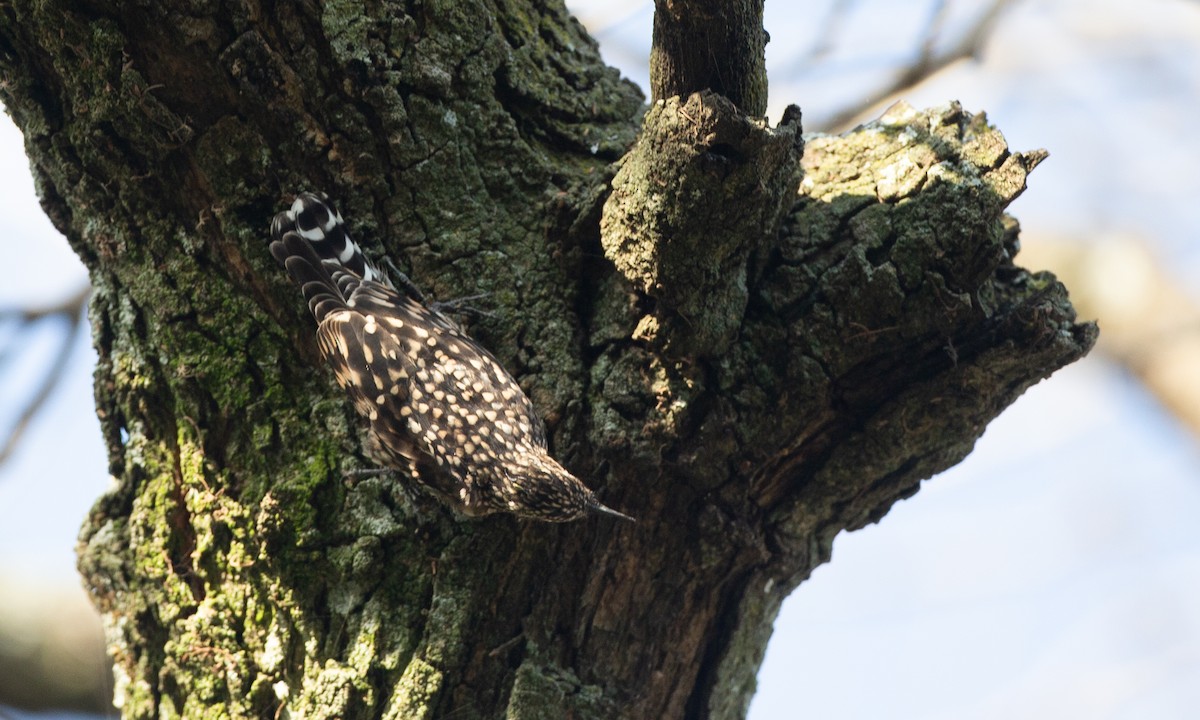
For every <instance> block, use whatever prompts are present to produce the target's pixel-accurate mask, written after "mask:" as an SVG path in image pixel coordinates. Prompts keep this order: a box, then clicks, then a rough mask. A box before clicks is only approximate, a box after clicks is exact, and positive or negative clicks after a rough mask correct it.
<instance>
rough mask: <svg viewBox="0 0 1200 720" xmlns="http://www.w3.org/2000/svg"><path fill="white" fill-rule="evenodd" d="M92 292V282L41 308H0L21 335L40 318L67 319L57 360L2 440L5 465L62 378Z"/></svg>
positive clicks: (0, 450)
mask: <svg viewBox="0 0 1200 720" xmlns="http://www.w3.org/2000/svg"><path fill="white" fill-rule="evenodd" d="M91 294H92V288H91V286H90V285H84V286H83V287H81V288H79V289H78V290H77V291H75V292H74V293H72V294H71V295H70V296H69V297H67V298H65V299H64V300H63V301H61V302H58V303H55V304H53V305H47V306H45V307H41V308H10V309H0V322H3V321H8V320H15V321H16V322H17V327H16V328H15V330H14V331H13V333H14V335H16V336H17V337H18V338H19V337H20V336H21V334H22V333H25V332H28V331H29V330H30V329H31V328H32V327H33V326H34V325H36V324H37V323H40V322H45V321H54V320H56V319H63V320H65V321H66V323H67V332H66V334H65V335H64V336H63V338H62V342H61V343H60V344H59V346H58V350H57V352H56V353H55V356H54V360H53V361H52V362H51V363H50V366H49V368H48V369H47V370H46V374H45V375H44V376H43V377H42V378H41V381H40V382H39V383H38V384H37V389H36V390H35V391H34V393H33V395H31V396H30V397H29V399H28V400H27V401H26V402H25V405H24V407H22V408H21V411H20V413H19V414H18V415H17V419H16V421H15V422H14V423H13V425H12V428H11V429H10V430H9V431H8V436H7V437H6V438H4V441H3V443H2V444H0V465H3V464H4V463H5V461H7V460H8V459H9V458H10V457H11V456H12V454H13V451H14V450H15V449H16V447H17V445H18V443H19V442H20V440H21V437H22V436H23V435H24V434H25V430H27V429H28V427H29V424H30V422H32V420H33V419H34V418H35V417H37V414H38V412H40V411H41V409H42V407H43V406H44V405H45V404H46V401H47V400H48V399H49V398H50V395H51V394H52V393H53V392H54V388H55V387H57V385H58V384H59V382H60V381H61V380H62V378H63V375H64V373H65V370H66V367H67V361H68V360H70V358H71V350H72V349H73V348H74V347H75V340H76V338H77V337H79V331H80V329H81V328H82V327H83V316H84V308H85V307H87V299H88V297H89V296H91ZM10 347H13V348H19V347H20V343H19V342H15V343H13V344H12V345H11V346H10Z"/></svg>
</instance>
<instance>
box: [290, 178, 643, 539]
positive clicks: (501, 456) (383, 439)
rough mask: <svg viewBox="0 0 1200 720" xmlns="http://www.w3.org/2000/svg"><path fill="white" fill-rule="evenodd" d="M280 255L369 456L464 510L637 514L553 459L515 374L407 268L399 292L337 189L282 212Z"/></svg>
mask: <svg viewBox="0 0 1200 720" xmlns="http://www.w3.org/2000/svg"><path fill="white" fill-rule="evenodd" d="M270 252H271V255H272V256H273V257H274V258H275V260H276V261H277V262H278V263H279V264H280V265H282V266H283V267H284V268H285V269H286V270H287V272H288V274H289V275H290V276H291V277H292V279H293V280H294V281H295V282H296V283H297V284H298V285H299V286H300V290H301V292H302V293H303V295H304V299H305V300H306V301H307V303H308V308H309V310H310V311H311V313H312V316H313V318H314V319H315V320H316V322H317V345H318V348H319V350H320V353H321V356H322V357H323V359H324V360H325V362H326V363H327V364H328V365H329V366H330V367H331V368H332V369H333V374H334V376H335V377H336V379H337V383H338V385H340V386H341V387H342V388H343V389H344V390H345V392H346V394H347V395H348V396H349V397H350V399H351V401H352V402H353V404H354V407H355V409H356V410H357V412H358V414H359V415H361V416H363V417H364V418H365V419H366V420H367V422H368V424H369V431H368V433H367V440H366V443H365V445H366V451H367V455H368V456H369V457H371V458H372V459H373V460H375V461H376V462H378V463H379V464H380V465H382V466H383V467H384V468H385V469H388V470H399V471H402V472H405V473H407V474H408V475H409V477H411V478H412V479H413V480H415V481H416V482H418V483H419V484H420V485H421V486H423V487H425V488H427V489H428V490H430V491H431V492H432V494H433V495H434V496H435V497H437V498H439V499H440V500H442V501H443V502H444V503H445V504H447V505H448V506H450V507H451V508H453V509H455V510H457V511H458V512H460V513H462V514H463V515H466V516H484V515H490V514H493V513H511V514H513V515H516V516H518V517H522V518H528V519H533V520H540V521H547V522H567V521H572V520H578V519H581V518H584V517H586V516H589V515H609V516H613V517H618V518H622V519H625V520H631V521H632V520H633V518H631V517H630V516H628V515H625V514H624V513H621V512H618V511H616V510H613V509H612V508H610V507H607V506H606V505H604V504H603V503H601V502H600V501H599V499H597V497H596V495H595V493H594V492H592V491H591V490H590V489H589V488H588V487H587V486H586V485H584V484H583V482H581V481H580V480H579V479H578V478H577V477H575V476H574V475H572V474H571V473H570V472H569V471H568V470H567V469H566V468H564V467H563V466H562V464H560V463H559V462H558V461H557V460H555V459H554V458H553V457H551V456H550V454H549V452H548V450H547V446H546V430H545V426H544V425H543V424H542V421H541V419H540V418H538V416H537V414H536V413H535V412H534V408H533V403H532V402H531V401H530V400H529V398H528V396H526V395H525V392H524V391H523V390H522V389H521V387H520V385H518V384H517V381H516V380H515V379H513V377H512V375H510V374H509V373H508V371H506V370H505V369H504V367H503V366H502V365H501V364H500V363H499V361H497V360H496V358H495V357H494V356H493V355H492V354H491V353H490V352H488V351H487V350H486V349H485V348H483V347H482V346H481V345H480V344H479V343H477V342H476V341H475V340H473V339H472V338H471V337H470V336H468V335H467V334H466V333H465V332H464V331H463V330H462V328H460V327H459V325H458V324H457V323H455V322H454V321H453V320H451V319H450V318H449V317H448V316H447V315H445V314H443V313H442V312H441V307H443V306H440V305H438V304H437V303H428V302H427V301H426V300H425V298H424V296H423V295H422V294H421V293H420V291H419V290H418V289H417V288H416V287H415V286H414V285H413V284H412V283H411V282H410V281H408V279H407V278H405V277H403V276H402V275H401V274H400V273H399V272H397V275H398V283H399V285H400V288H397V286H396V283H393V282H392V280H391V279H390V278H389V277H388V276H387V275H385V274H384V273H383V272H382V271H380V269H379V268H378V267H377V266H376V265H375V264H373V263H372V262H371V261H370V259H368V258H367V256H366V255H365V254H364V253H363V251H362V248H361V247H359V245H358V244H357V243H355V242H354V240H353V239H351V237H350V235H349V233H348V232H347V229H346V223H345V221H344V220H343V219H342V216H341V214H340V213H339V212H338V210H337V208H336V206H335V205H334V203H333V202H332V201H331V200H330V199H329V197H328V196H327V195H325V194H324V193H312V192H303V193H300V194H298V195H297V196H296V198H295V201H294V202H293V203H292V205H291V207H290V208H288V209H287V210H285V211H283V212H281V213H279V214H277V215H276V216H275V217H274V219H273V220H272V222H271V242H270ZM368 472H370V471H368Z"/></svg>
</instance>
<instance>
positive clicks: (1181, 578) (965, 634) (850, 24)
mask: <svg viewBox="0 0 1200 720" xmlns="http://www.w3.org/2000/svg"><path fill="white" fill-rule="evenodd" d="M934 4H935V3H934V2H932V1H930V2H917V1H915V0H913V1H906V2H882V0H862V1H861V2H845V1H844V0H842V1H841V2H838V0H829V1H828V2H810V3H783V2H768V3H767V19H766V27H767V30H768V31H769V32H770V34H771V43H770V45H768V70H769V73H770V82H771V88H772V91H771V92H772V95H771V108H772V109H771V111H770V112H771V113H772V114H773V116H774V117H778V113H779V111H780V110H781V109H782V107H783V106H785V105H786V104H788V103H790V102H797V103H798V104H800V105H801V106H802V107H803V108H804V112H805V119H806V122H808V123H810V124H815V123H819V122H820V121H821V119H822V118H828V117H830V116H832V114H833V113H834V112H836V110H837V109H840V107H841V106H842V105H843V104H844V103H847V102H851V101H852V100H853V99H854V98H856V97H859V96H861V95H862V94H863V93H864V92H867V91H869V90H870V89H872V88H873V87H877V86H878V85H879V84H881V83H882V82H883V81H884V80H886V78H887V71H888V68H890V67H894V66H895V65H896V64H897V63H902V62H903V61H904V60H905V59H907V58H910V57H911V55H912V53H913V52H914V49H915V48H916V47H917V44H918V41H917V39H916V38H917V37H919V33H920V30H921V28H922V27H923V25H924V23H925V22H926V21H927V19H928V17H929V16H930V12H931V8H932V7H933V6H934ZM569 5H571V6H572V7H574V8H576V9H577V11H578V12H579V13H580V15H581V17H582V18H583V19H584V21H585V22H587V23H588V24H589V26H590V27H592V28H593V29H594V30H595V32H596V34H597V37H598V39H599V40H600V43H601V49H602V52H604V54H605V57H606V58H607V59H608V61H609V62H610V63H612V64H614V65H616V66H618V67H619V68H621V70H622V72H623V73H625V74H626V75H627V76H629V77H630V78H631V79H634V80H635V81H638V82H640V83H642V85H643V87H645V74H646V71H645V58H646V56H647V54H648V52H649V43H650V18H651V14H650V13H651V12H652V10H651V5H650V3H645V2H638V1H636V0H608V1H607V2H603V1H602V0H588V2H582V1H576V2H572V3H569ZM835 5H838V6H841V7H844V8H846V9H847V14H846V16H845V19H844V20H843V21H842V22H840V23H834V24H832V25H830V24H827V23H825V22H824V19H825V18H827V17H830V16H829V15H828V12H829V10H830V8H832V7H834V6H835ZM982 5H983V3H982V2H959V3H953V2H951V3H949V4H948V5H947V7H948V8H949V20H948V22H947V27H948V31H947V32H948V33H949V34H951V35H953V30H954V29H956V28H959V27H962V26H963V24H964V23H965V22H967V21H969V19H970V17H972V16H973V15H974V14H975V13H977V12H979V8H980V7H981V6H982ZM602 10H603V12H602ZM813 18H818V19H819V20H813ZM819 32H828V35H827V36H825V37H822V38H818V37H816V35H817V34H818V33H819ZM818 40H820V41H823V42H824V43H825V44H826V46H827V48H828V49H827V50H826V51H823V52H822V53H821V54H820V56H819V57H820V60H819V61H818V62H817V63H815V64H814V65H811V66H810V65H808V64H806V62H805V59H806V58H808V57H810V56H811V54H812V46H813V43H814V42H816V41H818ZM905 99H906V100H908V101H909V102H910V103H911V104H913V105H914V106H917V107H922V106H928V105H935V104H940V103H942V102H945V101H946V100H950V99H958V100H960V101H962V103H963V105H964V107H965V108H966V109H968V110H972V111H978V110H986V111H987V112H988V116H989V118H990V119H991V121H992V122H993V123H994V124H996V125H997V126H998V127H999V128H1000V129H1001V130H1002V131H1003V132H1004V134H1005V135H1006V137H1007V138H1008V140H1009V143H1010V146H1011V147H1012V148H1013V149H1017V150H1028V149H1034V148H1039V147H1045V148H1047V149H1049V150H1050V152H1051V157H1050V160H1048V161H1047V162H1046V163H1044V164H1043V165H1042V166H1040V167H1038V168H1037V170H1036V171H1035V172H1034V174H1033V175H1032V176H1031V178H1030V189H1029V190H1028V191H1027V192H1026V194H1025V195H1024V196H1023V197H1022V198H1020V199H1019V200H1018V201H1017V202H1016V203H1014V205H1013V206H1012V207H1011V208H1010V211H1011V212H1012V213H1013V214H1015V215H1016V216H1017V217H1018V218H1019V219H1020V220H1021V224H1022V228H1023V237H1024V238H1026V242H1027V243H1031V242H1056V241H1064V240H1066V241H1072V242H1089V243H1105V242H1110V241H1114V240H1116V239H1127V238H1134V239H1136V240H1137V241H1138V242H1141V243H1144V244H1145V245H1146V246H1147V247H1149V248H1150V249H1151V252H1152V254H1153V256H1154V257H1155V258H1156V259H1157V260H1158V261H1159V262H1160V263H1161V264H1162V265H1163V266H1164V267H1166V268H1168V270H1169V272H1170V273H1171V274H1172V276H1173V277H1174V278H1176V279H1177V280H1178V281H1179V282H1180V283H1181V284H1182V285H1183V286H1184V287H1185V288H1188V289H1190V290H1191V291H1192V292H1193V293H1195V292H1196V290H1197V289H1200V243H1198V242H1197V238H1196V222H1195V220H1194V212H1195V207H1196V203H1195V200H1194V195H1195V191H1194V189H1193V188H1194V186H1195V182H1196V176H1197V173H1196V169H1195V166H1196V162H1197V159H1200V134H1198V133H1195V132H1194V130H1193V127H1192V126H1193V124H1194V121H1195V118H1197V117H1200V4H1197V3H1191V2H1184V1H1183V0H1146V1H1144V2H1140V3H1129V2H1122V1H1120V0H1092V1H1087V2H1085V1H1084V0H1048V1H1043V2H1028V1H1027V2H1021V3H1016V4H1015V7H1014V8H1013V9H1012V10H1011V11H1010V12H1008V13H1007V14H1006V15H1005V16H1004V17H1003V18H1002V20H1001V21H1000V23H999V25H998V26H997V28H996V32H995V34H994V35H993V37H992V40H991V41H990V42H989V43H988V45H987V46H986V47H985V51H984V53H983V55H982V57H981V59H980V61H978V62H974V61H968V62H962V63H959V64H957V65H955V66H953V67H951V68H949V69H947V70H946V71H944V72H942V73H941V74H939V75H938V76H937V77H935V78H934V79H932V80H930V81H928V82H926V83H925V84H923V85H922V86H921V87H919V88H917V89H915V90H914V91H913V92H910V93H908V94H906V96H905ZM26 167H27V163H26V161H25V159H24V156H23V153H22V151H21V140H20V135H19V133H17V132H16V130H15V128H13V127H12V125H11V123H10V122H9V121H8V119H7V118H6V117H4V118H0V217H3V218H5V224H6V226H7V232H6V233H5V234H4V235H3V238H2V239H0V248H3V252H4V254H5V255H6V256H7V257H8V258H9V267H14V268H25V269H28V272H17V273H9V275H8V276H7V277H6V278H5V281H4V282H3V283H2V284H0V307H9V306H12V305H13V304H16V303H23V304H31V305H38V304H45V303H52V302H54V301H56V300H58V299H61V298H62V297H65V296H67V295H69V294H70V293H71V292H73V291H74V290H75V289H76V288H77V287H78V286H79V284H80V283H82V282H84V281H85V279H86V274H85V273H84V271H83V268H82V266H81V265H80V264H79V262H78V260H76V259H75V257H74V255H73V254H72V253H71V251H70V249H69V248H68V247H67V244H66V242H65V241H64V240H63V239H62V238H61V237H60V236H58V234H57V233H56V232H55V231H54V230H53V229H52V228H51V227H50V226H49V223H48V221H47V220H46V219H45V218H44V216H42V215H41V213H40V210H39V208H38V206H37V202H36V199H35V198H34V195H33V188H32V183H31V181H30V179H29V176H28V173H27V172H25V171H24V169H25V168H26ZM1020 261H1021V258H1020V257H1018V262H1020ZM1100 323H1101V331H1102V332H1103V326H1104V323H1103V318H1100ZM0 330H2V328H0ZM54 332H56V331H55V330H54V329H47V330H46V331H45V335H44V336H43V337H41V338H40V339H39V341H38V342H35V343H34V344H33V345H32V346H31V347H29V348H28V349H27V350H26V351H25V352H21V353H18V354H17V355H16V357H15V359H13V361H12V362H13V363H14V366H13V367H16V368H23V369H22V370H21V371H20V372H6V373H4V377H3V379H0V429H2V428H5V427H7V424H8V423H9V422H11V411H12V408H13V407H14V406H15V404H16V398H19V397H21V396H22V395H21V394H22V393H24V392H27V391H28V385H29V383H30V382H31V381H30V380H29V379H28V378H29V373H30V372H31V371H32V370H33V369H36V368H38V367H40V366H41V364H42V363H44V362H45V361H46V354H47V353H46V347H48V346H49V345H50V344H52V341H53V339H54V337H53V333H54ZM2 337H3V335H2V334H0V338H2ZM0 342H2V340H0ZM2 352H3V345H2V344H0V353H2ZM94 362H95V357H94V353H93V352H92V350H91V347H90V340H89V338H88V337H87V336H86V333H85V334H84V336H83V337H82V338H81V339H80V341H79V347H78V348H77V349H76V351H75V353H74V356H73V359H72V362H71V366H70V370H69V373H68V375H67V378H66V380H65V382H64V383H63V384H62V385H61V386H60V387H59V388H57V390H56V391H55V393H54V395H53V396H52V397H51V400H50V403H49V406H48V407H47V408H46V410H45V412H44V413H43V415H42V416H41V417H40V419H39V421H38V422H37V423H36V424H35V425H34V426H32V427H31V429H30V431H29V432H28V433H27V435H26V437H25V439H24V441H23V443H22V447H21V448H20V450H19V452H18V453H17V454H16V456H15V457H14V458H12V459H11V460H10V461H9V462H8V463H7V464H6V465H4V466H3V467H0V612H15V610H14V609H13V608H14V607H15V605H14V603H19V600H15V599H13V593H12V588H15V587H23V586H24V587H27V586H30V585H37V586H45V587H55V588H62V591H63V592H64V593H67V594H68V596H69V597H74V598H75V602H80V603H82V602H86V600H85V599H84V597H83V594H82V591H81V590H80V589H79V583H78V579H77V576H76V575H75V571H74V555H73V547H74V542H75V536H76V533H77V532H78V528H79V526H80V524H81V522H82V519H83V516H84V514H85V513H86V512H87V510H88V508H89V507H90V505H91V503H92V502H93V501H94V499H95V498H96V496H97V495H98V494H99V493H101V492H102V491H103V490H104V489H105V487H106V486H107V485H108V483H109V479H108V478H107V476H106V474H105V458H104V451H103V447H102V444H101V441H100V434H99V429H98V424H97V422H96V419H95V415H94V411H93V408H92V404H91V400H92V393H91V370H92V366H93V364H94ZM1198 372H1200V370H1198ZM14 378H15V379H14ZM1197 518H1200V445H1198V443H1197V441H1196V439H1195V438H1194V437H1193V436H1191V435H1189V434H1188V433H1187V431H1186V430H1185V429H1183V428H1182V427H1181V426H1180V425H1179V424H1178V423H1177V422H1176V421H1175V420H1174V419H1173V418H1172V417H1171V416H1170V415H1169V414H1167V413H1166V412H1165V411H1164V410H1163V408H1162V407H1161V406H1160V405H1159V404H1158V402H1157V401H1156V400H1155V399H1154V398H1153V397H1151V396H1150V395H1149V394H1148V393H1147V392H1146V391H1145V389H1144V388H1142V387H1141V386H1140V385H1139V384H1138V382H1137V381H1136V379H1135V378H1133V377H1132V376H1131V375H1130V374H1129V373H1128V372H1126V371H1125V370H1124V369H1122V368H1121V367H1120V366H1119V365H1116V364H1114V363H1113V362H1111V361H1110V360H1108V359H1106V358H1105V357H1104V355H1103V353H1102V352H1098V353H1093V355H1092V356H1091V357H1089V358H1087V359H1085V360H1084V361H1082V362H1080V363H1077V364H1075V365H1073V366H1071V367H1068V368H1066V369H1064V370H1062V371H1060V372H1059V373H1057V374H1056V375H1054V376H1053V377H1052V378H1051V379H1049V380H1047V381H1044V382H1042V383H1040V384H1039V385H1037V386H1035V387H1034V388H1033V389H1031V390H1030V391H1029V392H1028V393H1026V394H1025V395H1024V396H1023V397H1022V398H1021V399H1020V400H1018V401H1017V403H1016V404H1015V405H1014V406H1013V407H1011V408H1010V409H1009V410H1008V411H1006V412H1005V413H1004V414H1003V415H1002V416H1001V417H1000V418H999V419H997V420H996V421H995V422H993V423H992V425H991V426H990V427H989V428H988V430H987V432H986V434H985V435H984V437H983V438H982V439H981V440H980V442H979V444H978V446H977V448H976V451H975V452H974V453H973V454H972V455H971V456H970V457H968V458H967V459H966V460H965V461H964V462H963V463H962V464H960V465H959V466H957V467H955V468H953V469H951V470H949V471H947V472H945V473H943V474H941V475H939V476H937V477H935V478H933V479H931V480H928V481H926V482H925V483H924V485H923V487H922V490H921V492H920V493H918V494H917V495H916V496H915V497H913V498H911V499H909V500H907V501H904V502H902V503H899V504H898V505H897V506H896V507H895V508H893V510H892V511H891V512H890V513H889V514H888V515H887V516H886V517H885V518H884V519H883V520H882V521H881V522H880V523H879V524H877V525H873V526H871V527H868V528H866V529H864V530H861V531H859V532H855V533H849V534H843V535H842V536H840V537H839V538H838V539H837V540H836V542H835V544H834V553H833V560H832V562H831V563H829V564H827V565H825V566H822V567H821V568H818V569H817V570H816V572H815V573H814V574H813V576H812V578H811V579H810V580H809V581H807V582H806V583H804V584H803V585H801V587H800V588H799V589H798V590H797V591H796V592H795V593H794V594H793V595H792V596H791V597H790V598H789V599H788V601H787V602H786V603H785V605H784V608H783V611H782V613H781V615H780V617H779V620H778V622H777V624H776V631H775V635H774V637H773V638H772V641H771V644H770V646H769V648H768V653H767V658H766V660H765V662H764V664H763V667H762V670H761V672H760V675H759V692H758V694H757V696H756V697H755V699H754V702H753V704H752V706H751V711H750V718H751V719H752V720H776V719H786V718H794V717H798V716H800V715H801V714H802V715H803V716H804V717H813V718H823V719H827V720H852V719H853V720H858V719H864V720H865V719H868V718H871V719H875V718H897V719H908V718H920V719H922V720H924V719H931V720H941V719H943V718H945V719H946V720H949V719H950V718H980V719H991V718H996V719H997V720H999V719H1000V718H1013V717H1020V718H1027V719H1033V720H1038V719H1040V718H1046V719H1050V718H1054V719H1055V720H1060V719H1061V718H1064V717H1067V718H1084V719H1089V720H1090V719H1096V720H1099V719H1102V718H1103V719H1106V720H1108V719H1112V720H1124V719H1126V718H1128V719H1130V720H1132V719H1133V718H1156V719H1160V720H1171V719H1174V718H1181V719H1182V718H1191V717H1194V716H1195V712H1196V708H1197V707H1200V522H1197ZM6 588H8V590H7V591H6ZM71 593H73V595H70V594H71ZM5 642H13V639H12V638H5V637H0V643H5Z"/></svg>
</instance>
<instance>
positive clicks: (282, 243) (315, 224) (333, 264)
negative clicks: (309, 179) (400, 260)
mask: <svg viewBox="0 0 1200 720" xmlns="http://www.w3.org/2000/svg"><path fill="white" fill-rule="evenodd" d="M271 255H272V256H274V257H275V260H276V261H278V262H279V264H280V265H282V266H283V267H285V268H287V271H288V274H290V275H291V276H292V279H293V280H295V281H296V283H297V284H299V285H300V289H301V291H302V292H303V293H304V299H305V300H306V301H308V307H309V310H311V311H312V314H313V317H315V318H316V319H317V322H320V321H321V320H323V319H324V318H325V316H326V315H328V314H329V313H331V312H333V311H335V310H337V309H339V308H342V307H345V306H346V302H347V301H348V300H349V298H350V293H351V292H353V291H354V289H355V288H357V287H358V286H359V285H360V284H361V283H362V282H363V281H372V282H377V283H380V284H381V285H384V286H386V287H388V288H391V289H395V288H394V286H393V285H392V282H391V281H390V280H389V279H388V278H387V276H386V275H384V274H383V273H381V272H380V271H379V269H378V268H377V267H375V266H374V265H373V264H372V263H371V261H370V260H368V259H367V257H366V255H364V254H363V252H362V248H360V247H359V246H358V244H357V243H355V242H354V240H352V239H351V238H350V234H349V233H347V232H346V224H345V222H344V221H343V220H342V216H341V213H339V212H338V211H337V208H336V207H334V205H333V202H332V201H330V199H329V198H328V196H326V195H324V194H317V193H300V195H298V196H297V197H296V201H295V202H293V203H292V207H291V208H290V209H288V210H285V211H284V212H281V213H279V214H278V215H276V216H275V219H274V220H272V221H271Z"/></svg>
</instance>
